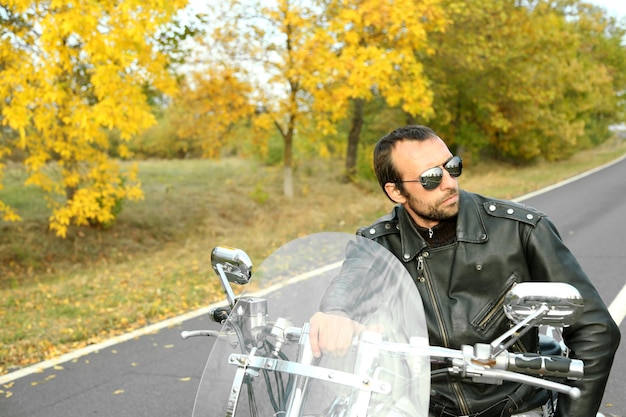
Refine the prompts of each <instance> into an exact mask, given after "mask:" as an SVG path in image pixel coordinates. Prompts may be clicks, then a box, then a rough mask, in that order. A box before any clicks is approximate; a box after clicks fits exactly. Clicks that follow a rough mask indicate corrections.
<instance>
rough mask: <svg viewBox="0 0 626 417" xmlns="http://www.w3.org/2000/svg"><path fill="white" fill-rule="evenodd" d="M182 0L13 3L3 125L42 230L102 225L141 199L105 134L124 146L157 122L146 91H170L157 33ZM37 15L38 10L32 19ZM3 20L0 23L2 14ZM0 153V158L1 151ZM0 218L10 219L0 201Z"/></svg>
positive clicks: (3, 67)
mask: <svg viewBox="0 0 626 417" xmlns="http://www.w3.org/2000/svg"><path fill="white" fill-rule="evenodd" d="M185 5H186V0H171V1H167V2H166V1H163V0H146V1H142V2H108V1H107V2H101V1H91V0H88V1H81V2H73V3H67V2H64V1H57V0H54V1H51V2H48V3H46V2H44V3H41V2H33V1H32V0H12V1H9V2H8V3H7V5H6V6H3V7H4V9H5V11H6V13H7V17H8V19H7V20H6V21H4V20H3V23H2V25H3V32H4V33H9V35H8V36H3V37H2V39H0V97H3V103H2V104H1V105H0V110H1V111H2V124H3V125H5V126H8V127H10V128H11V129H13V130H15V131H16V132H18V133H19V138H18V139H15V141H14V143H13V144H12V145H13V146H14V147H15V148H19V149H21V150H23V151H24V152H25V153H26V159H25V165H26V167H27V169H28V171H29V174H30V177H29V178H28V179H27V181H26V183H27V184H34V185H37V186H39V187H41V188H42V189H44V190H45V191H46V192H47V193H49V194H50V195H49V197H48V200H49V201H50V204H52V206H53V214H52V216H51V217H50V228H51V229H52V230H54V231H56V233H57V234H58V235H59V236H65V234H66V232H67V228H68V226H69V225H70V224H77V225H83V224H100V225H104V224H107V223H109V222H111V221H112V220H114V218H115V215H116V214H117V213H116V212H115V210H119V207H120V203H121V201H122V200H124V199H137V198H141V190H140V184H139V183H138V182H136V181H135V180H134V177H133V174H130V173H122V172H121V171H120V169H119V167H118V165H117V162H115V161H114V160H112V159H111V158H110V157H109V156H108V154H109V151H110V150H111V149H110V148H111V145H110V142H109V134H110V132H112V131H115V132H117V133H118V134H119V137H120V139H121V141H122V146H120V149H119V155H121V156H122V157H127V156H128V148H127V146H126V145H125V143H124V142H128V141H130V140H131V139H132V138H133V137H134V136H135V135H137V134H138V133H140V132H142V131H144V130H146V129H147V128H148V127H150V126H151V125H152V124H154V123H155V119H154V116H153V115H152V113H151V111H150V107H149V104H148V102H147V100H146V96H145V93H144V89H145V87H146V86H150V87H151V88H154V89H157V90H160V91H163V92H165V93H168V94H173V93H174V92H175V91H176V84H175V81H174V79H173V78H172V77H171V74H170V73H169V71H168V70H167V66H168V58H167V57H166V56H164V55H163V54H162V53H161V52H159V51H158V50H157V49H156V46H155V45H156V39H157V37H158V36H159V31H160V30H162V29H163V28H164V25H166V24H167V23H169V22H170V21H171V19H172V17H173V16H174V14H175V13H176V12H177V11H178V10H179V9H181V8H182V7H184V6H185ZM33 11H36V13H33ZM3 19H4V17H3ZM2 153H6V152H2V151H0V156H1V155H2ZM0 212H2V213H3V218H4V220H14V219H16V218H17V216H16V215H15V214H14V213H13V212H12V211H11V210H10V208H9V207H7V206H6V205H5V204H3V203H2V202H0Z"/></svg>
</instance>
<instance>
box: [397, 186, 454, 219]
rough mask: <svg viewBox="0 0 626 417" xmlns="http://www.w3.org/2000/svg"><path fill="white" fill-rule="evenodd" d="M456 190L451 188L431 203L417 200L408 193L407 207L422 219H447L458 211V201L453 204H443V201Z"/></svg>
mask: <svg viewBox="0 0 626 417" xmlns="http://www.w3.org/2000/svg"><path fill="white" fill-rule="evenodd" d="M458 194H459V191H458V190H452V191H450V192H449V193H447V194H446V195H445V196H443V197H442V198H441V199H440V200H438V201H435V202H433V203H425V202H424V201H423V200H418V199H416V198H415V197H413V195H410V194H409V196H408V197H409V198H408V202H407V204H408V206H409V208H410V209H411V210H412V211H413V212H414V213H415V214H417V215H418V216H419V217H421V218H422V219H424V220H428V221H440V220H447V219H451V218H453V217H455V216H456V215H457V214H458V213H459V201H458V200H457V202H456V203H455V204H453V205H448V206H443V202H444V201H446V200H447V199H449V198H450V197H453V196H455V195H458Z"/></svg>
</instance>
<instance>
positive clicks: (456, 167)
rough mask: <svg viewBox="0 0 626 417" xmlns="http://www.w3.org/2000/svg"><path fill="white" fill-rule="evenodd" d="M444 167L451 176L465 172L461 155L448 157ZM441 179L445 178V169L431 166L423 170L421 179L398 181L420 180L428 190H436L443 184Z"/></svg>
mask: <svg viewBox="0 0 626 417" xmlns="http://www.w3.org/2000/svg"><path fill="white" fill-rule="evenodd" d="M443 168H444V169H445V170H446V171H448V173H449V174H450V176H451V177H455V178H456V177H458V176H460V175H461V173H462V172H463V160H462V159H461V157H459V156H453V157H452V158H450V159H448V160H447V161H446V163H445V164H443ZM441 180H443V169H441V167H440V166H438V167H432V168H429V169H427V170H426V171H424V172H422V175H420V179H419V180H406V181H398V183H401V182H419V183H421V184H422V187H424V188H425V189H426V190H434V189H435V188H437V187H438V186H439V184H441Z"/></svg>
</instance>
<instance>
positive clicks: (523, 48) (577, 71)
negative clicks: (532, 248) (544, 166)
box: [425, 0, 616, 161]
mask: <svg viewBox="0 0 626 417" xmlns="http://www.w3.org/2000/svg"><path fill="white" fill-rule="evenodd" d="M446 9H447V10H449V11H450V12H451V18H452V20H453V21H454V24H453V25H451V26H450V28H449V29H448V30H447V31H446V32H445V33H442V34H438V35H436V36H434V41H435V43H436V45H437V46H436V53H435V54H434V55H433V56H432V57H427V59H426V61H425V64H426V68H427V70H426V73H427V75H428V76H429V77H430V79H432V81H433V83H432V85H433V90H434V93H435V97H436V101H435V106H434V107H435V117H434V118H433V119H432V120H431V121H430V124H431V125H432V126H433V127H435V128H436V129H437V130H438V131H439V132H441V134H442V136H444V137H446V139H447V140H448V141H450V142H451V144H452V145H453V146H457V147H462V148H463V149H465V150H466V151H467V152H469V153H471V154H474V155H476V154H478V153H479V152H481V151H485V150H490V151H491V152H492V153H494V154H495V155H497V156H500V157H507V158H512V159H515V160H519V161H525V160H530V159H533V158H536V157H544V158H547V159H556V158H563V157H567V156H569V155H571V154H572V153H573V152H575V150H576V149H579V145H580V143H581V141H582V140H583V139H584V136H585V134H586V128H587V126H588V122H589V117H590V114H592V113H595V112H600V113H604V112H607V111H608V112H610V111H611V110H610V109H611V108H613V109H615V97H616V91H615V84H614V82H613V75H612V74H611V73H612V69H611V66H610V65H607V60H606V59H603V58H600V56H599V54H598V53H597V51H596V50H595V49H596V46H598V45H600V44H602V42H599V41H598V39H599V38H604V37H605V36H606V34H605V32H604V28H606V24H605V23H603V17H602V15H601V14H599V13H598V10H597V9H593V8H590V7H589V6H588V5H584V4H583V3H581V2H578V1H576V0H564V1H557V2H554V1H550V2H548V1H544V0H534V1H525V2H517V1H499V0H485V1H483V2H474V1H463V0H446ZM594 37H595V38H596V40H593V38H594ZM594 45H596V46H594ZM614 51H615V49H614Z"/></svg>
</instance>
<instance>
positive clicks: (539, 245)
mask: <svg viewBox="0 0 626 417" xmlns="http://www.w3.org/2000/svg"><path fill="white" fill-rule="evenodd" d="M357 234H359V235H362V236H365V237H368V238H370V239H372V240H374V241H376V242H378V243H380V244H381V245H383V246H384V247H386V248H387V249H389V250H390V251H391V252H393V253H394V254H395V255H396V256H397V257H398V259H400V260H401V261H402V262H403V263H404V264H405V266H406V268H407V269H408V271H409V272H410V274H411V276H412V277H413V279H414V281H415V283H416V285H417V288H418V290H419V292H420V294H421V297H422V300H423V303H424V308H425V311H426V315H427V324H428V332H429V338H430V344H431V345H438V346H447V347H453V348H459V347H460V346H461V345H462V344H470V345H473V344H475V343H477V342H491V341H492V340H494V339H495V338H496V337H497V336H500V335H501V334H502V333H504V332H505V331H506V330H507V329H508V328H509V326H510V323H509V322H508V320H507V319H506V317H505V316H504V314H503V310H502V307H501V300H502V298H503V296H504V294H505V293H506V292H507V291H508V290H509V288H510V287H511V286H512V285H514V284H515V283H519V282H523V281H562V282H567V283H569V284H572V285H573V286H575V287H576V288H577V289H578V290H579V291H580V293H581V294H582V296H583V298H584V300H585V310H584V314H583V316H582V317H581V319H580V320H579V321H578V322H577V323H576V324H574V325H572V326H570V327H568V328H566V329H565V331H564V339H565V342H566V344H567V346H568V347H569V348H570V349H571V356H572V357H574V358H578V359H582V360H583V361H584V364H585V368H584V371H585V377H584V379H583V380H582V381H577V382H572V385H575V386H578V387H579V388H580V389H581V391H582V397H581V398H580V399H578V400H572V399H570V398H569V397H567V396H561V397H560V398H559V402H558V413H557V414H558V415H559V416H568V417H590V416H595V414H596V412H597V410H598V408H599V407H600V403H601V400H602V395H603V392H604V387H605V385H606V382H607V379H608V375H609V371H610V368H611V365H612V362H613V357H614V354H615V351H616V350H617V347H618V345H619V340H620V333H619V329H618V327H617V326H616V324H615V322H614V321H613V319H612V318H611V316H610V314H609V312H608V310H607V308H606V306H605V304H604V303H603V302H602V300H601V298H600V296H599V294H598V293H597V291H596V289H595V288H594V287H593V285H592V284H591V282H590V281H589V279H588V278H587V276H586V275H585V273H584V272H583V270H582V269H581V267H580V265H579V264H578V262H577V261H576V259H575V258H574V256H573V255H572V253H571V252H570V251H569V250H568V249H567V248H566V247H565V245H564V244H563V242H562V240H561V238H560V236H559V234H558V231H557V230H556V228H555V227H554V225H553V223H552V222H551V221H550V220H549V219H548V218H547V217H546V216H545V215H544V214H543V213H541V212H538V211H536V210H534V209H531V208H529V207H526V206H523V205H521V204H516V203H512V202H509V201H501V200H493V199H488V198H485V197H483V196H480V195H477V194H473V193H469V192H465V191H461V196H460V210H459V215H458V219H457V232H456V242H454V243H452V244H449V245H446V246H442V247H438V248H430V247H428V245H427V243H426V242H425V241H424V239H423V238H422V237H421V236H420V234H419V233H418V232H417V230H416V228H415V225H414V223H413V221H412V219H411V218H410V216H409V214H408V213H407V212H406V210H405V209H404V208H403V207H402V206H400V205H398V206H396V207H394V209H393V210H392V212H391V213H390V214H389V215H387V216H384V217H382V218H380V219H379V220H377V221H376V222H375V223H374V224H373V225H371V226H369V227H365V228H362V229H359V231H358V232H357ZM357 281H358V277H356V276H354V274H352V275H351V274H348V273H342V274H341V275H340V276H339V277H338V278H337V279H336V280H335V282H334V283H333V284H332V286H331V288H330V289H329V291H328V292H327V296H326V297H325V298H324V300H323V301H322V305H321V311H331V310H344V311H347V312H348V314H349V308H348V307H346V306H345V305H343V304H344V302H345V301H343V300H342V295H341V294H346V293H347V292H349V291H350V288H354V285H359V284H358V282H357ZM333 286H334V288H333ZM516 349H517V350H520V351H537V332H535V331H533V332H529V334H527V335H526V336H525V337H524V339H523V340H522V343H518V344H517V346H516ZM532 391H533V390H532V389H531V388H529V387H527V386H521V385H519V384H516V383H505V384H504V385H502V386H496V385H482V384H470V383H464V382H458V381H443V382H437V381H433V385H432V396H431V415H480V416H492V415H494V416H501V415H503V416H507V415H510V414H512V413H513V412H514V411H516V410H517V409H518V407H519V406H520V404H521V403H522V402H524V400H526V399H527V398H528V397H529V396H531V395H532Z"/></svg>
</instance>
